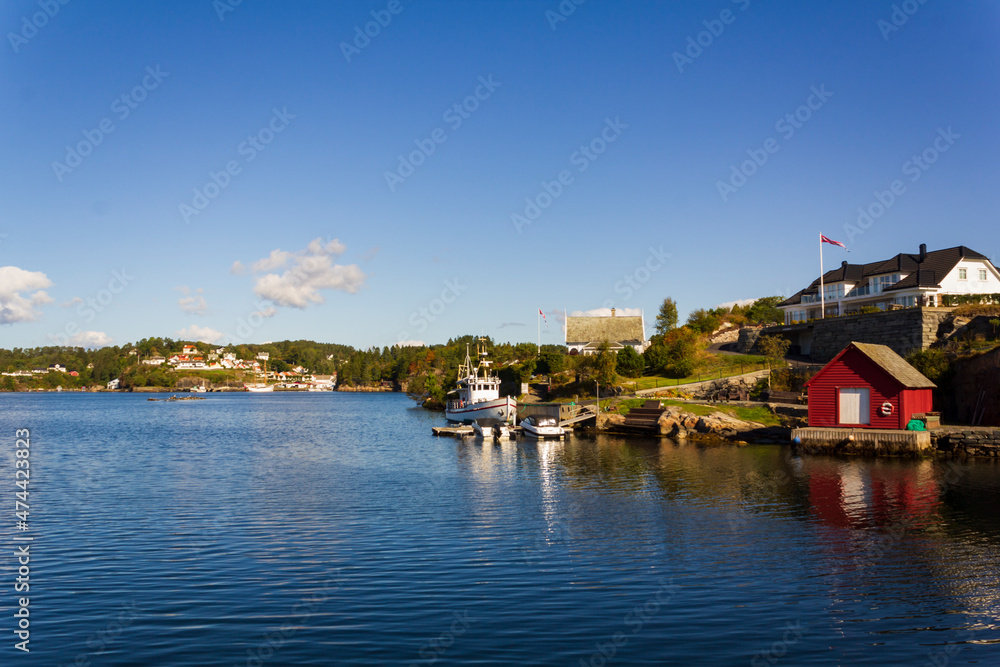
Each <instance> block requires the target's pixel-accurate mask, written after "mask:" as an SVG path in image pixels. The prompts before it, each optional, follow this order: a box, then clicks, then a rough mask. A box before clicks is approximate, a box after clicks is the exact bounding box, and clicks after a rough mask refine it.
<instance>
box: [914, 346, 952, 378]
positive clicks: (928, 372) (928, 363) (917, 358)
mask: <svg viewBox="0 0 1000 667" xmlns="http://www.w3.org/2000/svg"><path fill="white" fill-rule="evenodd" d="M906 360H907V361H908V362H910V365H911V366H913V367H914V368H916V369H917V370H918V371H920V372H921V373H923V374H924V377H926V378H927V379H928V380H930V381H931V382H935V383H936V382H938V381H939V380H941V379H943V378H944V377H945V375H946V374H947V372H948V370H949V369H950V368H951V359H950V357H949V356H948V354H947V353H946V352H945V351H944V350H939V349H937V348H930V349H927V350H917V351H915V352H911V353H910V354H909V355H908V356H907V357H906Z"/></svg>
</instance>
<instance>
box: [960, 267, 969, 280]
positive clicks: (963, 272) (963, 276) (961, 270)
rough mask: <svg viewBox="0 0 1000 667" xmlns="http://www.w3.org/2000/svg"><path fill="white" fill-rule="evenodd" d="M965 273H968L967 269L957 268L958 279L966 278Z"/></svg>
mask: <svg viewBox="0 0 1000 667" xmlns="http://www.w3.org/2000/svg"><path fill="white" fill-rule="evenodd" d="M967 274H968V271H966V270H965V269H959V270H958V279H959V280H968V275H967Z"/></svg>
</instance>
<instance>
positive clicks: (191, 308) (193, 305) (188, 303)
mask: <svg viewBox="0 0 1000 667" xmlns="http://www.w3.org/2000/svg"><path fill="white" fill-rule="evenodd" d="M177 305H178V306H179V307H180V309H181V310H183V311H184V312H185V313H192V314H194V315H204V314H205V311H206V310H208V304H207V303H205V297H203V296H185V297H181V298H180V299H177Z"/></svg>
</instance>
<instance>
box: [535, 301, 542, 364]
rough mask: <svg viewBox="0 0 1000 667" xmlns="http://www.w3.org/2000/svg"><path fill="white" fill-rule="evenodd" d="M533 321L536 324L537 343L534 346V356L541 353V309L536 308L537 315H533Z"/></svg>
mask: <svg viewBox="0 0 1000 667" xmlns="http://www.w3.org/2000/svg"><path fill="white" fill-rule="evenodd" d="M535 322H537V324H538V345H536V346H535V356H536V357H538V356H541V354H542V310H541V308H539V309H538V315H536V316H535Z"/></svg>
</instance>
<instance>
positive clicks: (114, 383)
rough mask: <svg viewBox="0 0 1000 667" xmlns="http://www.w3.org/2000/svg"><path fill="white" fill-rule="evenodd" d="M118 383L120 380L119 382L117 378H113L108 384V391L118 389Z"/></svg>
mask: <svg viewBox="0 0 1000 667" xmlns="http://www.w3.org/2000/svg"><path fill="white" fill-rule="evenodd" d="M120 383H121V380H119V379H118V378H115V379H114V380H112V381H111V382H109V383H108V389H109V390H110V391H114V390H115V389H118V385H119V384H120Z"/></svg>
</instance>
